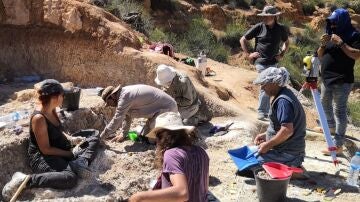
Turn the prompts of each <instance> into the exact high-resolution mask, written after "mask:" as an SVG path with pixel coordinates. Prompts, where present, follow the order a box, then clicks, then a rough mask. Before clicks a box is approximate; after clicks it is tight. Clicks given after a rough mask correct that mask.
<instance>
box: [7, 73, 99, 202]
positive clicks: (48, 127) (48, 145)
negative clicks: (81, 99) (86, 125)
mask: <svg viewBox="0 0 360 202" xmlns="http://www.w3.org/2000/svg"><path fill="white" fill-rule="evenodd" d="M37 93H38V101H39V105H38V107H37V108H36V109H35V111H34V113H33V114H32V116H31V118H30V139H29V147H28V155H29V163H30V167H31V169H32V170H33V172H34V173H36V174H31V175H27V174H24V173H22V172H16V173H15V174H14V175H13V176H12V178H11V181H10V182H8V183H7V184H6V185H5V186H4V188H3V190H2V196H3V198H4V199H5V200H9V199H10V198H11V197H12V196H13V195H14V193H15V191H16V190H17V188H18V187H19V186H20V184H22V182H24V181H27V183H26V187H28V188H34V187H36V188H38V187H46V188H54V189H69V188H73V187H74V186H75V185H76V183H77V178H78V176H80V177H86V176H87V175H89V174H90V173H89V172H90V171H89V169H88V165H89V164H90V162H91V161H92V160H93V159H94V157H95V154H96V152H95V151H96V148H97V145H98V143H99V132H98V131H96V130H82V131H80V132H79V133H77V134H75V136H77V135H82V136H83V137H72V136H68V135H66V134H65V133H63V130H62V127H61V123H60V120H59V117H58V115H57V113H56V108H57V107H59V106H61V104H62V102H63V99H64V98H63V96H64V89H63V87H62V86H61V84H60V83H59V82H58V81H56V80H54V79H47V80H44V81H42V82H41V83H40V85H39V87H38V89H37Z"/></svg>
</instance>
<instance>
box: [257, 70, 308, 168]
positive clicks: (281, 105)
mask: <svg viewBox="0 0 360 202" xmlns="http://www.w3.org/2000/svg"><path fill="white" fill-rule="evenodd" d="M288 82H289V73H288V71H287V70H286V69H285V68H284V67H280V68H276V67H269V68H267V69H266V70H264V71H263V72H261V73H260V75H259V76H258V78H257V79H256V80H255V81H254V84H257V85H261V89H262V90H264V91H265V93H266V94H268V95H269V96H270V97H274V98H273V100H272V102H271V110H270V114H269V117H270V125H269V127H268V129H267V131H266V132H265V133H261V134H258V135H257V136H256V137H255V140H254V143H255V144H256V145H258V146H259V150H258V153H259V157H258V160H259V161H260V162H261V163H263V162H269V161H275V162H279V163H284V164H287V165H289V166H295V167H298V166H300V165H301V164H302V162H303V161H304V157H305V130H306V117H305V112H304V109H303V108H302V106H301V104H300V102H299V100H298V99H297V98H296V96H295V95H294V93H293V92H292V91H291V90H290V89H288V88H287V87H286V85H287V83H288Z"/></svg>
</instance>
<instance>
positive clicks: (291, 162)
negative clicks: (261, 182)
mask: <svg viewBox="0 0 360 202" xmlns="http://www.w3.org/2000/svg"><path fill="white" fill-rule="evenodd" d="M304 158H305V154H299V155H292V154H288V153H285V152H280V151H278V150H275V149H271V150H269V151H268V152H266V153H265V154H261V155H259V156H258V157H257V160H258V161H259V163H260V164H263V163H266V162H278V163H282V164H285V165H288V166H293V167H299V166H301V164H302V162H303V161H304Z"/></svg>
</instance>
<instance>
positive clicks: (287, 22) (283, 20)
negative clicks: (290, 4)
mask: <svg viewBox="0 0 360 202" xmlns="http://www.w3.org/2000/svg"><path fill="white" fill-rule="evenodd" d="M279 22H280V23H281V24H283V25H285V26H286V27H288V28H290V27H292V26H294V25H293V21H292V20H290V19H288V18H284V17H282V18H280V20H279Z"/></svg>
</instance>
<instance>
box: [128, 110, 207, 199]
mask: <svg viewBox="0 0 360 202" xmlns="http://www.w3.org/2000/svg"><path fill="white" fill-rule="evenodd" d="M194 129H195V127H193V126H184V125H183V123H182V120H181V117H180V114H179V113H175V112H166V113H163V114H161V115H159V116H158V117H157V118H156V120H155V128H154V129H152V131H151V132H150V133H149V134H148V135H147V137H149V138H155V139H156V144H157V146H156V155H157V159H156V160H157V166H158V167H159V168H162V169H161V177H160V178H159V180H158V183H157V184H156V185H155V187H154V189H155V190H152V191H145V192H139V193H136V194H135V195H133V196H131V197H130V199H129V201H130V202H135V201H136V202H138V201H156V202H158V201H189V202H192V201H193V202H203V201H207V192H208V182H209V157H208V155H207V154H206V152H205V150H203V149H202V148H201V147H199V146H195V145H194V144H193V142H194V140H195V138H196V133H195V132H194ZM157 189H158V190H157Z"/></svg>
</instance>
